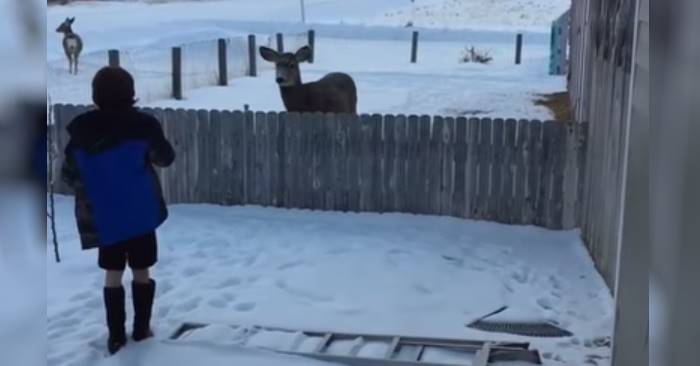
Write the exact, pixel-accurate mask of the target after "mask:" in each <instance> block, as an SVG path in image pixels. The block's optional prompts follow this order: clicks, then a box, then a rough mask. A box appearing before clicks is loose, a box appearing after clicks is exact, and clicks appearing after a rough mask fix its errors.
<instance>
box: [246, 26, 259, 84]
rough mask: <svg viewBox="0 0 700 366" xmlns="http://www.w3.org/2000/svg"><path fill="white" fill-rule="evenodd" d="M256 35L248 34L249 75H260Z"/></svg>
mask: <svg viewBox="0 0 700 366" xmlns="http://www.w3.org/2000/svg"><path fill="white" fill-rule="evenodd" d="M256 48H257V46H256V45H255V35H254V34H251V35H249V36H248V63H249V66H248V76H258V68H257V64H256V63H257V60H258V58H257V56H256V51H257V50H256Z"/></svg>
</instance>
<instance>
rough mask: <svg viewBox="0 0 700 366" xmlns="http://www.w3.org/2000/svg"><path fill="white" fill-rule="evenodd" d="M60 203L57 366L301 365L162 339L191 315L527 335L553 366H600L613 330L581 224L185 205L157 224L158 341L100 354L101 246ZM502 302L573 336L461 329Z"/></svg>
mask: <svg viewBox="0 0 700 366" xmlns="http://www.w3.org/2000/svg"><path fill="white" fill-rule="evenodd" d="M57 209H58V214H57V218H58V238H59V240H60V243H61V248H62V255H63V263H61V264H55V263H53V262H52V258H51V256H49V257H48V259H47V261H48V262H47V287H46V288H47V302H48V307H47V332H48V347H49V349H48V353H47V360H48V364H49V365H52V366H88V365H89V366H93V365H99V366H102V365H105V366H106V365H117V364H122V365H124V364H129V365H161V364H162V365H165V364H166V363H160V362H165V361H164V360H168V362H167V364H168V365H190V364H191V361H192V360H193V359H198V360H207V362H205V364H207V365H224V364H225V363H223V362H224V361H228V362H229V363H228V364H232V363H233V364H250V365H252V364H255V365H267V364H265V363H258V362H253V361H251V360H255V359H256V358H259V359H260V360H262V359H269V362H270V363H269V365H274V366H277V365H279V366H282V365H296V364H297V363H292V362H293V361H292V360H290V359H287V358H278V359H276V358H277V357H278V356H276V355H271V354H267V353H264V352H261V351H255V350H244V349H241V348H240V347H239V346H240V345H239V344H238V343H236V339H235V338H234V337H232V338H231V339H226V338H223V337H222V335H221V333H220V332H214V334H218V335H210V336H209V337H208V338H207V337H201V336H200V337H199V339H198V340H197V342H195V343H190V342H184V341H183V342H180V343H178V342H169V341H162V339H163V338H167V336H168V335H169V334H170V333H171V332H173V331H174V330H175V329H176V327H177V326H178V325H179V324H180V322H183V321H201V322H213V323H216V324H242V325H264V326H275V327H283V328H301V329H316V330H335V331H344V332H359V333H377V334H401V335H416V336H435V337H454V338H466V339H470V338H471V339H501V340H503V339H504V338H505V339H507V340H527V341H531V342H533V345H534V347H536V348H538V349H540V351H542V352H543V355H544V356H545V358H546V365H583V364H584V363H585V362H586V361H587V360H594V361H598V362H599V363H598V364H599V365H603V364H604V363H603V362H605V360H606V358H607V357H609V353H610V350H609V349H608V348H607V347H605V346H600V345H601V343H604V342H602V341H601V337H603V338H604V337H606V336H608V335H610V334H611V332H612V316H613V304H612V299H611V297H610V295H609V293H608V290H607V289H606V287H605V284H604V283H603V281H602V279H601V278H600V276H599V275H598V274H597V272H596V270H595V268H594V266H593V263H592V261H591V260H590V258H589V257H588V254H587V252H586V250H585V249H584V247H583V245H582V243H581V241H580V239H579V233H578V232H576V231H570V232H555V231H548V230H544V229H540V228H535V227H521V226H508V225H500V224H493V223H486V222H475V221H467V220H460V219H453V218H438V217H425V216H414V215H404V214H384V215H379V214H343V213H326V212H311V211H299V210H279V209H267V208H259V207H237V208H226V207H219V206H209V205H176V206H171V218H170V219H169V220H168V222H167V223H166V224H165V225H164V226H163V227H162V228H161V229H160V230H159V240H160V247H159V250H160V252H159V256H160V261H159V264H158V265H157V266H156V267H155V271H154V276H155V278H156V279H157V280H158V292H157V300H156V306H155V309H154V326H155V329H156V332H157V333H158V337H159V339H160V340H154V341H150V342H146V343H145V344H143V345H138V346H130V347H128V348H127V349H126V350H125V352H123V353H120V354H118V355H117V356H116V357H114V358H110V359H104V358H103V350H102V349H101V348H100V347H101V346H102V345H103V342H104V341H105V337H106V329H105V326H104V314H103V305H102V298H101V287H102V281H103V275H102V271H101V270H99V269H98V268H97V265H96V260H97V258H96V252H94V251H92V252H82V251H81V250H80V249H79V247H80V244H79V241H78V240H79V239H78V234H77V232H76V228H75V221H74V219H73V211H72V209H73V208H72V199H71V198H68V197H58V201H57ZM504 305H508V306H510V308H511V312H510V315H509V314H508V313H506V314H505V315H506V316H510V317H512V318H516V319H521V320H553V321H556V322H558V323H559V324H561V326H563V327H565V328H567V329H569V330H571V331H572V332H573V333H574V334H575V336H574V337H572V338H564V339H555V340H538V339H528V338H519V337H515V336H505V335H499V334H490V333H482V332H479V331H475V330H470V329H468V328H465V326H464V324H465V323H468V322H470V321H471V320H473V319H475V318H477V317H479V316H480V315H483V314H485V313H488V312H490V311H492V310H494V309H497V308H499V307H501V306H504ZM128 311H129V314H131V310H130V309H129V310H128ZM263 336H264V335H263ZM247 343H248V344H249V345H251V344H253V345H255V344H256V340H255V339H250V340H247ZM258 343H259V342H258ZM224 345H227V347H224ZM210 358H211V362H209V360H210ZM275 359H276V360H275ZM236 361H240V362H239V363H236ZM231 362H232V363H231ZM241 362H242V363H241ZM198 363H202V362H201V361H200V362H198ZM298 364H299V365H301V364H304V365H312V363H310V362H307V361H303V362H302V361H300V363H298Z"/></svg>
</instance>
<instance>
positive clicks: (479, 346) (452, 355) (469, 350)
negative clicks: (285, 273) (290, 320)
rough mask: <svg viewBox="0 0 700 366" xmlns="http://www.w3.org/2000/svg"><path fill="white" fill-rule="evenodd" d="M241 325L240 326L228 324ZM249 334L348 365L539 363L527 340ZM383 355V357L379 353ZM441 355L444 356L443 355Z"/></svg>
mask: <svg viewBox="0 0 700 366" xmlns="http://www.w3.org/2000/svg"><path fill="white" fill-rule="evenodd" d="M207 326H209V324H201V323H185V324H182V325H181V326H180V327H179V328H178V329H177V330H176V331H175V332H174V333H173V335H172V336H171V337H170V339H171V340H186V339H187V337H188V336H190V335H191V334H193V333H194V332H196V331H197V330H199V329H202V328H205V327H207ZM231 327H232V328H234V329H240V328H242V327H240V326H235V325H233V326H231ZM245 329H249V330H251V334H253V335H254V334H257V333H259V332H285V333H289V334H290V335H292V334H296V335H297V336H296V338H295V340H294V342H293V344H291V345H290V347H288V348H286V347H285V348H286V349H269V348H268V349H269V350H271V351H274V352H277V353H283V354H288V355H295V356H301V357H307V358H313V359H316V360H319V361H326V362H332V363H337V364H343V365H347V366H489V365H491V364H492V363H493V362H509V361H520V362H527V363H532V364H533V365H541V364H542V361H541V359H540V355H539V352H538V351H536V350H530V349H529V348H530V345H529V344H528V343H506V342H491V341H472V340H457V339H439V338H421V337H402V336H392V335H370V334H350V333H338V332H321V331H307V330H293V329H284V328H274V327H261V326H252V327H245ZM309 339H318V343H317V344H315V346H314V348H313V350H300V348H301V346H302V343H304V342H305V341H307V340H309ZM336 342H345V343H346V344H347V343H348V342H351V343H352V347H351V348H350V350H349V352H347V353H345V352H343V353H344V354H338V352H337V351H336V352H333V353H331V352H332V350H333V345H334V344H335V343H336ZM368 344H375V345H377V344H379V345H382V349H383V345H386V351H383V352H381V353H382V354H381V355H378V354H373V355H371V356H368V355H366V354H362V352H361V351H362V350H363V348H364V347H365V346H367V345H368ZM436 352H437V353H438V354H443V355H444V354H447V355H448V356H449V357H447V358H449V360H444V359H440V358H441V357H440V356H438V357H437V358H438V359H435V358H436V357H430V356H429V354H430V353H433V354H434V353H436ZM382 356H383V357H382ZM442 358H444V357H442Z"/></svg>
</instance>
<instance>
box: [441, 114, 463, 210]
mask: <svg viewBox="0 0 700 366" xmlns="http://www.w3.org/2000/svg"><path fill="white" fill-rule="evenodd" d="M444 124H445V125H444V127H443V130H442V131H443V135H442V139H441V140H440V143H441V145H442V147H441V150H442V151H441V155H442V160H441V162H440V164H441V166H440V169H439V172H440V173H439V174H440V182H441V185H442V187H441V189H442V190H443V192H444V193H443V195H442V202H441V204H440V209H441V211H442V214H443V215H452V214H453V212H454V211H455V207H456V206H455V203H454V202H453V201H454V195H455V162H454V160H455V159H454V155H455V134H456V127H455V119H454V118H453V117H447V118H445V121H444ZM465 194H466V193H465Z"/></svg>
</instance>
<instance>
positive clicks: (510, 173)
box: [499, 119, 518, 224]
mask: <svg viewBox="0 0 700 366" xmlns="http://www.w3.org/2000/svg"><path fill="white" fill-rule="evenodd" d="M517 128H518V122H517V121H516V120H514V119H508V120H506V122H505V136H504V141H503V148H504V160H503V190H502V191H501V192H502V193H501V210H500V211H501V212H500V214H499V216H500V217H501V218H502V220H503V221H504V222H505V223H507V224H511V223H513V222H514V218H513V217H512V212H513V211H514V210H513V206H514V198H513V193H514V191H515V189H514V188H515V169H516V163H515V153H516V151H517V150H516V145H515V135H516V133H517Z"/></svg>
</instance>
